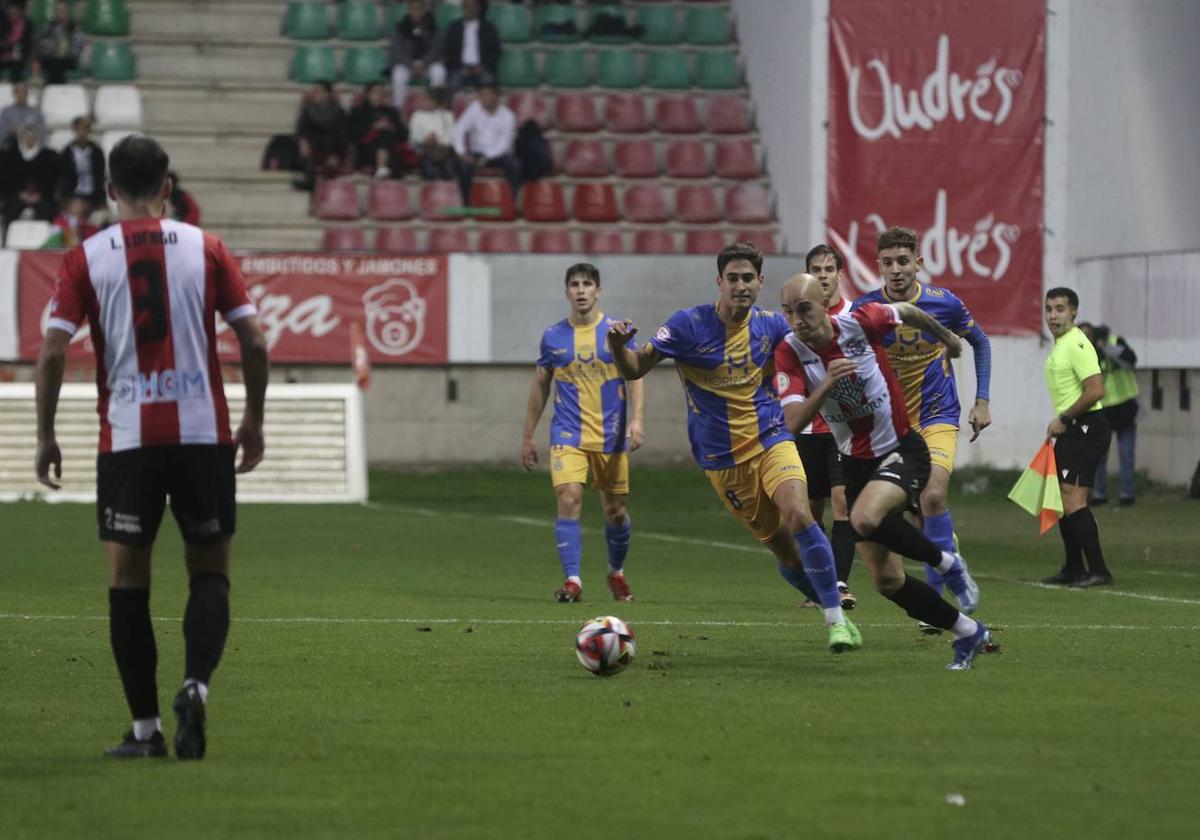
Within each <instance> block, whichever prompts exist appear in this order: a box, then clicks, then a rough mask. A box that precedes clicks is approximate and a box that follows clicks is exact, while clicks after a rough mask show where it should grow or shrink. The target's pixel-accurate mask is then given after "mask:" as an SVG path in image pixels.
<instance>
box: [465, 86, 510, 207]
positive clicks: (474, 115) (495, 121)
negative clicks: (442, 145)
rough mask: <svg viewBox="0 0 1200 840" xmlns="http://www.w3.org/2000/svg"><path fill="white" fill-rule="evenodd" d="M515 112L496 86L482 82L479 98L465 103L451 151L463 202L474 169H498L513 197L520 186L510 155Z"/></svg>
mask: <svg viewBox="0 0 1200 840" xmlns="http://www.w3.org/2000/svg"><path fill="white" fill-rule="evenodd" d="M516 135H517V115H516V114H514V113H513V112H512V109H510V108H509V107H508V106H507V105H504V104H503V103H501V102H500V88H499V86H498V85H495V84H484V86H483V87H482V88H481V89H480V92H479V99H477V100H475V101H474V102H472V103H471V104H470V105H468V106H467V110H465V111H463V112H462V116H460V117H459V118H458V122H456V123H455V124H454V151H455V153H456V154H457V155H458V172H459V174H458V186H459V189H460V190H461V191H462V198H463V204H467V203H469V199H470V196H471V181H472V180H473V179H474V177H475V169H476V168H477V167H480V166H489V167H493V168H496V169H500V170H502V171H503V172H504V177H505V178H507V179H508V183H509V185H510V186H511V187H512V191H513V197H514V198H515V197H516V195H517V190H518V189H519V188H520V186H521V167H520V164H518V163H517V158H516V155H514V154H513V140H514V139H515V138H516Z"/></svg>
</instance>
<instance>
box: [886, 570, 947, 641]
mask: <svg viewBox="0 0 1200 840" xmlns="http://www.w3.org/2000/svg"><path fill="white" fill-rule="evenodd" d="M886 597H887V599H888V600H889V601H891V602H892V603H893V604H895V605H896V606H898V607H900V609H902V610H904V611H905V612H906V613H908V615H909V617H911V618H915V619H916V620H917V621H924V622H925V623H926V624H932V625H933V626H934V627H940V628H942V629H943V630H952V629H954V623H955V622H956V621H958V610H956V609H954V607H952V606H950V604H949V603H948V602H947V601H946V600H945V599H944V598H942V596H941V595H938V594H937V593H936V592H934V591H933V589H932V588H930V586H929V584H927V583H925V581H923V580H917V579H916V578H911V577H909V576H908V575H905V576H904V585H903V586H901V587H900V588H899V589H897V590H896V591H895V592H893V593H892V594H891V595H888V596H886Z"/></svg>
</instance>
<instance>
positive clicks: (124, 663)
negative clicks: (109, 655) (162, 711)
mask: <svg viewBox="0 0 1200 840" xmlns="http://www.w3.org/2000/svg"><path fill="white" fill-rule="evenodd" d="M108 637H109V641H110V642H111V643H112V650H113V658H114V659H116V660H117V671H118V672H119V673H120V674H121V685H122V686H124V688H125V700H126V702H128V703H129V711H130V712H131V713H132V715H133V719H134V720H144V719H145V718H154V717H158V682H157V679H156V677H155V671H156V670H157V669H158V648H157V647H156V646H155V644H154V627H153V625H151V623H150V590H149V589H110V590H108Z"/></svg>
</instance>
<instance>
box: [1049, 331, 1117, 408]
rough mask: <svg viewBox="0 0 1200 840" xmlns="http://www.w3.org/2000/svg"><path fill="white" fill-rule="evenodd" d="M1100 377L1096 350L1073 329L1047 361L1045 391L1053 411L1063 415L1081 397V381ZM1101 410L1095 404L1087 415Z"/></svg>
mask: <svg viewBox="0 0 1200 840" xmlns="http://www.w3.org/2000/svg"><path fill="white" fill-rule="evenodd" d="M1099 373H1100V359H1099V358H1098V357H1097V356H1096V348H1095V347H1093V346H1092V342H1090V341H1088V337H1087V336H1086V335H1084V334H1083V330H1081V329H1079V327H1072V328H1071V330H1070V331H1068V332H1066V333H1064V334H1063V335H1061V336H1059V337H1058V338H1057V339H1056V340H1055V342H1054V349H1053V350H1051V351H1050V355H1049V356H1048V357H1047V358H1046V388H1047V389H1048V390H1049V391H1050V401H1051V402H1053V403H1054V410H1055V411H1056V412H1058V413H1059V414H1062V413H1063V412H1064V411H1066V410H1067V409H1068V408H1070V407H1071V406H1072V405H1074V404H1075V401H1076V400H1078V399H1079V398H1080V397H1081V396H1082V395H1083V380H1085V379H1087V378H1088V377H1089V376H1097V375H1098V374H1099ZM1102 407H1103V403H1102V402H1099V401H1098V402H1096V404H1095V405H1093V406H1091V407H1090V408H1089V409H1088V411H1096V410H1097V409H1099V408H1102Z"/></svg>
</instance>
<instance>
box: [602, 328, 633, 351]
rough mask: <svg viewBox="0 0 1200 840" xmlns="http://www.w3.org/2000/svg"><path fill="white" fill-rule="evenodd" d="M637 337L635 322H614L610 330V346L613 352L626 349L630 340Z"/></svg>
mask: <svg viewBox="0 0 1200 840" xmlns="http://www.w3.org/2000/svg"><path fill="white" fill-rule="evenodd" d="M635 335H637V327H635V326H634V325H633V321H613V322H612V324H611V325H609V328H608V346H609V347H611V348H612V349H613V350H617V349H619V348H621V347H624V346H625V345H626V344H628V343H629V339H631V338H633V337H634V336H635Z"/></svg>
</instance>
